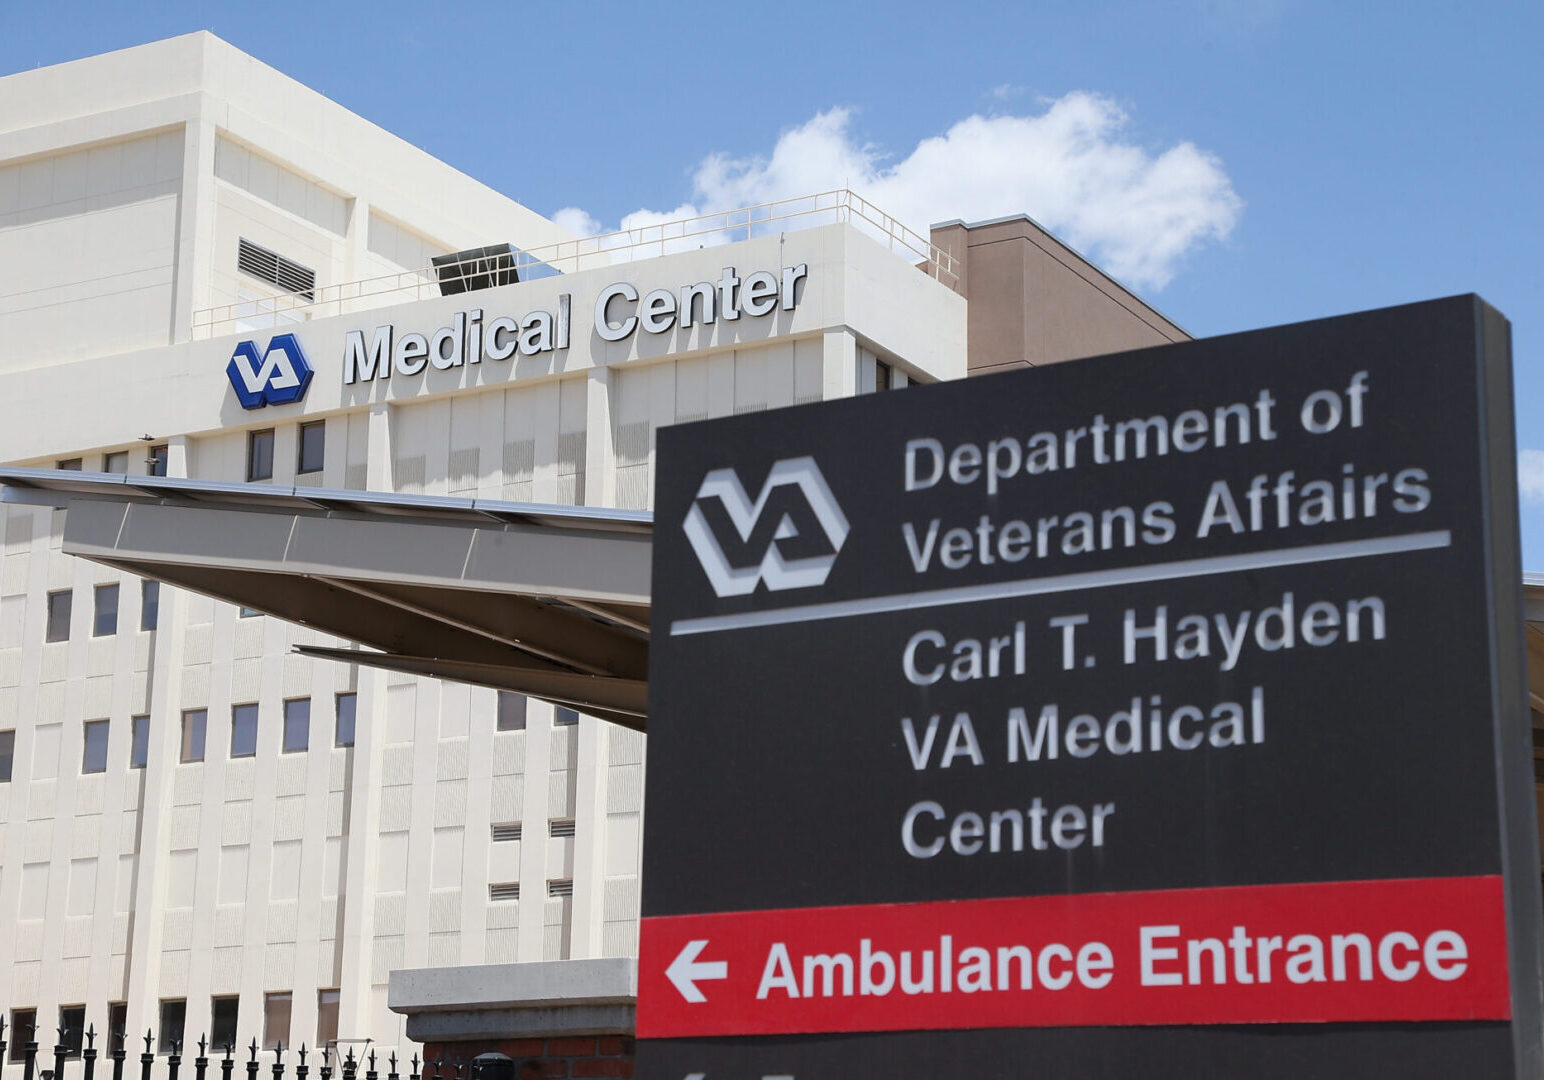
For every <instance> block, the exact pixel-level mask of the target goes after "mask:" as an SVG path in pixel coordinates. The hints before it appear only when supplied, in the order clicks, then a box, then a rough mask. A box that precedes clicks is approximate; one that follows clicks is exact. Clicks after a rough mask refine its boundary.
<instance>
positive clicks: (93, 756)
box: [80, 720, 108, 773]
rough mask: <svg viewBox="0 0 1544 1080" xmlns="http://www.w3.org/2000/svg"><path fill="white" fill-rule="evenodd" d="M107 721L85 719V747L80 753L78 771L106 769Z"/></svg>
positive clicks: (103, 770)
mask: <svg viewBox="0 0 1544 1080" xmlns="http://www.w3.org/2000/svg"><path fill="white" fill-rule="evenodd" d="M107 731H108V728H107V721H106V720H87V721H86V749H85V753H83V754H82V755H81V759H80V771H81V772H83V773H94V772H106V771H107Z"/></svg>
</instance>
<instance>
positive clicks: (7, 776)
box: [0, 731, 16, 784]
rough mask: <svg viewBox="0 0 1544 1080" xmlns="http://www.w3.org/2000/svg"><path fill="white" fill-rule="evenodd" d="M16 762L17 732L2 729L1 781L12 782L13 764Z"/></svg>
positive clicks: (0, 740) (0, 739) (0, 753)
mask: <svg viewBox="0 0 1544 1080" xmlns="http://www.w3.org/2000/svg"><path fill="white" fill-rule="evenodd" d="M15 762H16V732H14V731H0V783H4V784H9V783H10V782H11V766H12V765H13V764H15Z"/></svg>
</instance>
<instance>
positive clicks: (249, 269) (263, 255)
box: [236, 236, 316, 300]
mask: <svg viewBox="0 0 1544 1080" xmlns="http://www.w3.org/2000/svg"><path fill="white" fill-rule="evenodd" d="M236 269H238V270H240V271H241V272H242V273H243V274H251V275H252V276H253V277H255V278H258V279H260V280H262V281H266V282H268V284H270V285H277V286H278V287H279V288H280V289H282V290H283V291H285V292H287V293H296V294H298V295H300V296H303V297H305V298H306V299H307V300H315V299H316V271H315V270H312V269H311V268H310V267H308V266H301V265H300V264H299V263H298V262H294V261H292V260H290V259H286V258H285V257H284V256H283V255H280V254H279V253H278V252H276V251H269V250H268V249H267V248H265V247H262V246H261V245H259V244H254V243H253V242H252V241H250V240H248V239H247V238H246V237H244V236H243V237H241V238H240V240H239V241H238V243H237V247H236Z"/></svg>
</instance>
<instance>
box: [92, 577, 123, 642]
mask: <svg viewBox="0 0 1544 1080" xmlns="http://www.w3.org/2000/svg"><path fill="white" fill-rule="evenodd" d="M117 632H118V586H116V585H98V586H97V587H96V618H95V619H94V620H93V621H92V624H91V636H92V637H107V636H109V635H111V634H116V633H117Z"/></svg>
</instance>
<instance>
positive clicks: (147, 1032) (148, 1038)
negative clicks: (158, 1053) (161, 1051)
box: [145, 1028, 155, 1054]
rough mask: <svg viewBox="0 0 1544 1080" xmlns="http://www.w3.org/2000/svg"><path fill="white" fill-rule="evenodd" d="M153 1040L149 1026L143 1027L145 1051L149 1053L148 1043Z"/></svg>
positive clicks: (153, 1036)
mask: <svg viewBox="0 0 1544 1080" xmlns="http://www.w3.org/2000/svg"><path fill="white" fill-rule="evenodd" d="M153 1042H155V1035H154V1033H153V1032H151V1030H150V1029H149V1028H146V1029H145V1053H147V1054H148V1053H150V1044H151V1043H153Z"/></svg>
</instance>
